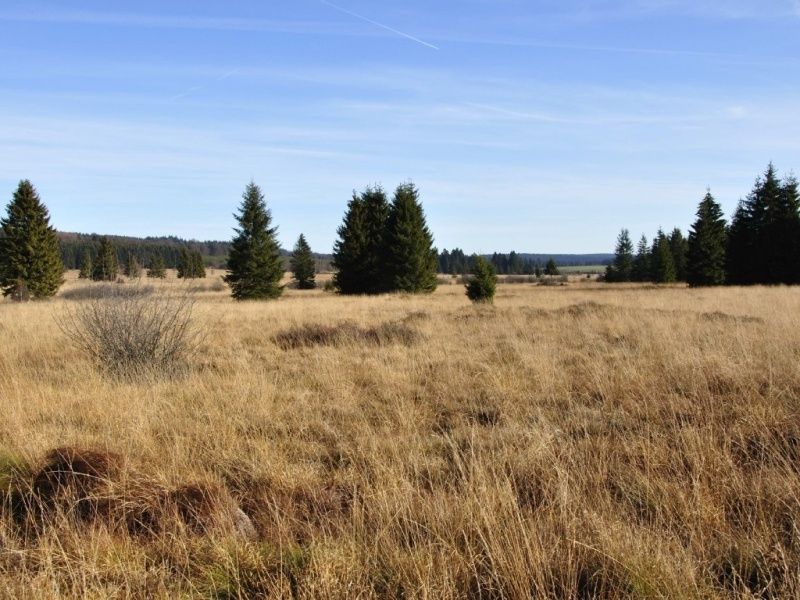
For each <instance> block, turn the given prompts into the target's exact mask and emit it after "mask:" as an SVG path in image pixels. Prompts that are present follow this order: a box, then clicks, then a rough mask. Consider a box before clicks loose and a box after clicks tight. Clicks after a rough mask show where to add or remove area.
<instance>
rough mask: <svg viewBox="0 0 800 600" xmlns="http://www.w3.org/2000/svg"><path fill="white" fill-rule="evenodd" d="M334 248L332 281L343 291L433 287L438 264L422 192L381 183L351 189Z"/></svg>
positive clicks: (419, 290)
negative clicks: (390, 194) (388, 189)
mask: <svg viewBox="0 0 800 600" xmlns="http://www.w3.org/2000/svg"><path fill="white" fill-rule="evenodd" d="M338 234H339V239H338V240H337V241H336V244H335V246H334V249H333V266H334V268H335V269H336V273H335V275H334V285H335V286H336V288H337V289H338V290H339V292H340V293H342V294H381V293H386V292H395V291H404V292H410V293H424V292H432V291H433V290H434V289H435V288H436V271H437V266H438V261H437V254H436V250H435V249H434V248H433V236H432V235H431V233H430V230H429V229H428V226H427V223H426V220H425V213H424V211H423V209H422V205H421V203H420V201H419V192H418V190H417V189H416V187H415V186H414V185H413V184H411V183H408V184H403V185H400V186H398V188H397V189H396V190H395V193H394V197H393V200H392V202H391V204H390V203H389V201H388V200H387V198H386V193H385V192H384V190H383V188H381V187H380V186H377V187H368V188H366V189H365V190H364V191H363V192H362V193H361V194H357V193H355V192H354V193H353V196H352V198H351V199H350V202H349V203H348V205H347V212H346V213H345V216H344V221H343V222H342V225H341V226H340V227H339V230H338Z"/></svg>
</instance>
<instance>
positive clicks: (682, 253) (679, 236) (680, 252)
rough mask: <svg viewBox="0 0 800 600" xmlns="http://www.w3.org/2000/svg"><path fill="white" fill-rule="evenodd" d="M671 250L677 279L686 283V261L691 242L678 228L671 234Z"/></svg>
mask: <svg viewBox="0 0 800 600" xmlns="http://www.w3.org/2000/svg"><path fill="white" fill-rule="evenodd" d="M668 239H669V249H670V252H671V253H672V263H673V264H674V265H675V279H676V280H677V281H686V277H687V273H686V261H687V254H688V252H689V242H688V240H687V239H686V238H685V237H683V233H682V232H681V230H680V229H678V228H677V227H676V228H675V229H673V230H672V233H670V234H669V238H668Z"/></svg>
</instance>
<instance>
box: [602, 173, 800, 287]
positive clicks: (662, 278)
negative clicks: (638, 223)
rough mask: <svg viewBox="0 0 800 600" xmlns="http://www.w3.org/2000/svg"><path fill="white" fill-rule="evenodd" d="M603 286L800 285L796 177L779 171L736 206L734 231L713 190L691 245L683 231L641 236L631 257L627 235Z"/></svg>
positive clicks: (698, 217)
mask: <svg viewBox="0 0 800 600" xmlns="http://www.w3.org/2000/svg"><path fill="white" fill-rule="evenodd" d="M605 279H606V281H609V282H621V281H652V282H656V283H669V282H673V281H685V282H687V283H689V285H692V286H712V285H755V284H764V285H775V284H787V285H792V284H797V283H800V195H799V194H798V182H797V179H796V178H795V177H794V176H793V175H789V176H787V177H785V178H783V179H782V180H781V179H780V178H779V177H778V174H777V171H776V169H775V167H774V165H772V164H770V165H769V167H768V168H767V170H766V172H765V173H764V174H763V175H762V176H759V177H758V178H757V179H756V183H755V186H754V187H753V190H752V191H751V192H750V194H749V195H748V196H747V197H746V198H744V199H742V200H740V201H739V204H738V206H737V208H736V211H735V213H734V215H733V218H732V219H731V222H730V224H728V223H727V222H726V220H725V216H724V213H723V210H722V207H721V206H720V205H719V203H718V202H717V201H716V200H715V199H714V197H713V196H712V195H711V191H710V190H709V191H708V192H707V193H706V195H705V197H704V198H703V199H702V200H701V201H700V204H699V205H698V207H697V213H696V219H695V222H694V224H693V225H692V227H691V230H690V231H689V236H688V239H685V238H684V237H683V234H682V233H681V231H680V230H679V229H675V230H673V231H672V233H671V234H670V235H669V236H667V235H665V234H664V232H663V231H661V230H659V232H658V234H657V235H656V237H655V238H654V240H653V243H652V245H648V243H647V239H646V238H645V237H644V236H643V237H642V238H641V240H640V241H639V243H638V245H637V247H636V252H635V253H634V249H633V244H632V242H631V239H630V234H629V232H628V230H627V229H623V230H622V231H621V232H620V234H619V237H618V238H617V245H616V249H615V256H614V260H613V262H612V263H611V264H610V265H609V266H608V268H607V270H606V276H605Z"/></svg>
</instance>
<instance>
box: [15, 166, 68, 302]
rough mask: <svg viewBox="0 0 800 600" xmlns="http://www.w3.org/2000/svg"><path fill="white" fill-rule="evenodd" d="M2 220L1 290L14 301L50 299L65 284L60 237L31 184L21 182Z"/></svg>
mask: <svg viewBox="0 0 800 600" xmlns="http://www.w3.org/2000/svg"><path fill="white" fill-rule="evenodd" d="M6 210H7V215H6V217H5V218H4V219H0V289H2V290H3V295H4V296H10V297H11V298H13V299H15V300H27V299H29V298H37V299H38V298H49V297H51V296H54V295H55V294H56V292H57V291H58V288H59V287H61V284H62V283H63V282H64V277H63V274H64V265H63V263H62V262H61V254H60V251H59V244H58V237H57V235H56V231H55V229H54V228H53V227H51V226H50V214H49V212H48V210H47V207H46V206H45V205H44V204H43V203H42V201H41V199H40V198H39V194H38V193H37V192H36V188H34V187H33V185H32V184H31V182H30V181H28V180H24V181H20V183H19V186H18V187H17V191H16V192H14V196H13V198H12V200H11V202H10V203H9V205H8V207H7V209H6Z"/></svg>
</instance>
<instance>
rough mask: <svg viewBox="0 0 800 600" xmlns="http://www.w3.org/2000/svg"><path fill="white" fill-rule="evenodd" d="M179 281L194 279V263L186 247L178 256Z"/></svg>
mask: <svg viewBox="0 0 800 600" xmlns="http://www.w3.org/2000/svg"><path fill="white" fill-rule="evenodd" d="M176 270H177V275H178V279H194V263H193V262H192V257H191V255H190V254H189V250H188V249H187V248H186V247H185V246H184V247H183V248H181V253H180V255H179V256H178V264H177V269H176Z"/></svg>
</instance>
